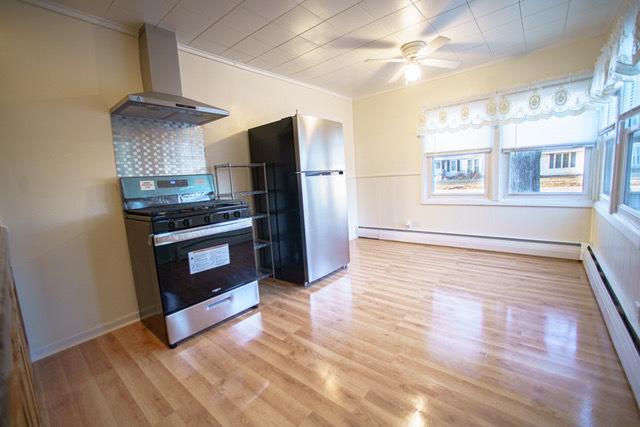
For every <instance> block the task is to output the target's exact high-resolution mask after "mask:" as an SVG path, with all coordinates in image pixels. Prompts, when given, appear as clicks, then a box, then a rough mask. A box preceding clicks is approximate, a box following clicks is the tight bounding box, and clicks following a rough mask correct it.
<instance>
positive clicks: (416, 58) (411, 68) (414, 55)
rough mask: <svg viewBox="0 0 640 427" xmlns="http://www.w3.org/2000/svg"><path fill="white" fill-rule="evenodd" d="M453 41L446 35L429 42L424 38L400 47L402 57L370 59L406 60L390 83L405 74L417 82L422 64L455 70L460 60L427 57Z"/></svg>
mask: <svg viewBox="0 0 640 427" xmlns="http://www.w3.org/2000/svg"><path fill="white" fill-rule="evenodd" d="M450 41H451V39H450V38H448V37H444V36H438V37H436V38H435V39H433V40H431V41H430V42H429V43H425V42H424V41H422V40H415V41H411V42H408V43H405V44H403V45H402V46H401V47H400V51H401V52H402V58H370V59H367V60H365V62H368V61H381V62H406V65H404V66H402V67H401V68H400V69H399V70H398V71H397V72H396V73H395V74H394V75H393V76H392V77H391V78H390V79H389V83H393V82H395V81H396V80H398V79H399V78H400V77H401V76H402V75H403V74H404V78H405V79H406V80H407V82H415V81H416V80H418V79H419V78H420V75H421V74H422V66H423V65H425V66H427V67H438V68H447V69H450V70H453V69H455V68H458V67H459V66H460V64H461V63H460V61H449V60H446V59H430V58H427V55H429V54H430V53H432V52H435V51H436V50H438V49H440V48H441V47H442V46H444V45H445V44H447V43H449V42H450Z"/></svg>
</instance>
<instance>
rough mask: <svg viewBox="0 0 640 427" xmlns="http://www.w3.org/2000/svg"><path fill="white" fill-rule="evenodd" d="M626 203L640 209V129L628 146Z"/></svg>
mask: <svg viewBox="0 0 640 427" xmlns="http://www.w3.org/2000/svg"><path fill="white" fill-rule="evenodd" d="M624 204H625V205H627V206H629V207H631V208H633V209H635V210H637V211H640V131H636V132H634V133H633V135H632V136H631V138H630V140H629V144H628V146H627V168H626V176H625V191H624Z"/></svg>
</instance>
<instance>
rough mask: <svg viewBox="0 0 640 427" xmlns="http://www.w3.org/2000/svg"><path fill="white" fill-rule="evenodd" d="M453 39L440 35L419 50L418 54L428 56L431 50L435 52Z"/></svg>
mask: <svg viewBox="0 0 640 427" xmlns="http://www.w3.org/2000/svg"><path fill="white" fill-rule="evenodd" d="M450 41H451V39H450V38H449V37H445V36H438V37H436V38H435V39H433V40H431V41H430V42H429V43H427V45H426V46H425V47H423V48H422V49H420V50H419V51H418V56H427V55H428V54H430V53H431V52H435V51H436V50H438V49H440V48H441V47H442V46H444V45H445V44H447V43H449V42H450Z"/></svg>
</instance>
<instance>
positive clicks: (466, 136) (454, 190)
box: [424, 126, 493, 198]
mask: <svg viewBox="0 0 640 427" xmlns="http://www.w3.org/2000/svg"><path fill="white" fill-rule="evenodd" d="M492 144H493V127H491V126H483V127H480V128H478V129H475V128H467V129H463V130H454V131H445V132H438V133H432V134H429V135H426V136H425V137H424V150H425V159H426V164H425V173H426V176H427V182H426V184H427V185H426V197H427V198H437V197H438V196H461V197H468V196H471V197H473V196H476V197H477V196H481V197H485V196H486V194H487V187H488V186H487V163H488V162H487V160H486V157H487V154H488V153H490V152H491V146H492Z"/></svg>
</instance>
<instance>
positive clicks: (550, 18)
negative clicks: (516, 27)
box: [522, 4, 567, 31]
mask: <svg viewBox="0 0 640 427" xmlns="http://www.w3.org/2000/svg"><path fill="white" fill-rule="evenodd" d="M566 18H567V5H566V4H561V5H558V6H555V7H550V8H548V9H545V10H542V11H540V12H538V13H534V14H532V15H527V16H525V17H523V18H522V24H523V26H524V29H525V31H527V30H529V29H532V28H536V27H539V26H544V25H545V24H548V23H550V22H554V21H562V23H563V24H564V21H565V19H566Z"/></svg>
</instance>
